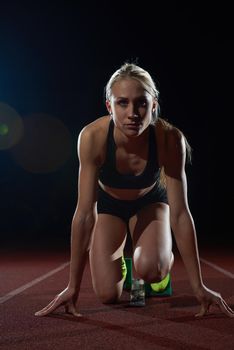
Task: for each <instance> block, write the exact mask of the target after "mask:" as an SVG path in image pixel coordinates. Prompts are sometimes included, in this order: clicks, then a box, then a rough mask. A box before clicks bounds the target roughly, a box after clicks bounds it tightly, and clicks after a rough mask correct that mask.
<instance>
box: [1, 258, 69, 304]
mask: <svg viewBox="0 0 234 350" xmlns="http://www.w3.org/2000/svg"><path fill="white" fill-rule="evenodd" d="M69 264H70V261H68V262H66V263H64V264H62V265H60V266H59V267H57V268H56V269H54V270H51V271H49V272H47V273H46V274H45V275H42V276H40V277H38V278H35V279H34V280H32V281H31V282H28V283H26V284H24V285H23V286H21V287H19V288H17V289H14V290H12V291H11V292H9V293H7V294H5V295H4V296H3V297H0V304H3V303H5V301H7V300H9V299H11V298H13V297H14V296H16V295H18V294H20V293H21V292H23V291H24V290H25V289H28V288H30V287H32V286H34V285H35V284H37V283H39V282H41V281H43V280H44V279H46V278H48V277H50V276H52V275H54V274H55V273H57V272H59V271H61V270H63V269H64V268H65V267H66V266H68V265H69Z"/></svg>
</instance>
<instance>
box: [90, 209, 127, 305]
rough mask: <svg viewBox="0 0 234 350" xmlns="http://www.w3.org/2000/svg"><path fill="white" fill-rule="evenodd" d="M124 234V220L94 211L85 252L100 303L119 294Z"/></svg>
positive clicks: (114, 299)
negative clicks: (94, 219) (88, 245)
mask: <svg viewBox="0 0 234 350" xmlns="http://www.w3.org/2000/svg"><path fill="white" fill-rule="evenodd" d="M126 235H127V228H126V223H125V222H124V221H123V220H122V219H121V218H119V217H117V216H114V215H109V214H98V217H97V222H96V225H95V228H94V232H93V236H92V242H91V247H90V253H89V254H90V270H91V276H92V283H93V288H94V291H95V293H96V294H97V296H98V297H99V298H100V300H101V301H102V302H103V303H114V302H116V301H118V300H119V298H120V296H121V294H122V290H123V283H124V279H123V276H122V269H121V259H122V256H123V250H124V246H125V241H126Z"/></svg>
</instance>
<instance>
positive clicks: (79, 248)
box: [69, 218, 94, 292]
mask: <svg viewBox="0 0 234 350" xmlns="http://www.w3.org/2000/svg"><path fill="white" fill-rule="evenodd" d="M93 227H94V220H93V219H92V218H91V219H88V220H87V219H84V220H83V219H82V220H80V219H73V221H72V227H71V258H70V277H69V287H70V288H73V289H75V290H76V292H79V289H80V284H81V280H82V276H83V272H84V268H85V264H86V260H87V256H88V248H89V244H90V239H91V234H92V230H93Z"/></svg>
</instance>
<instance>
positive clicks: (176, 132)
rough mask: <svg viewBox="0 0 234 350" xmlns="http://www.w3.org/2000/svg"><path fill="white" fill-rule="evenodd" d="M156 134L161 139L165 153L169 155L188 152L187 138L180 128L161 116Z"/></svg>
mask: <svg viewBox="0 0 234 350" xmlns="http://www.w3.org/2000/svg"><path fill="white" fill-rule="evenodd" d="M156 134H157V137H158V138H159V140H160V148H161V151H162V152H163V154H165V155H168V153H170V154H175V153H180V154H183V153H185V152H186V145H185V138H184V135H183V133H182V131H181V130H180V129H178V128H177V127H175V126H174V125H172V124H170V123H168V122H167V121H166V120H164V119H161V118H159V120H158V122H157V124H156Z"/></svg>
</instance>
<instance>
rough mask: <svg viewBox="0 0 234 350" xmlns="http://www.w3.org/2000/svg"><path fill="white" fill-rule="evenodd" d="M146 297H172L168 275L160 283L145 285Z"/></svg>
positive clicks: (169, 276)
mask: <svg viewBox="0 0 234 350" xmlns="http://www.w3.org/2000/svg"><path fill="white" fill-rule="evenodd" d="M145 294H146V296H148V297H149V296H170V295H172V287H171V275H170V273H168V274H167V276H166V277H165V278H164V279H163V280H162V281H160V282H155V283H146V284H145Z"/></svg>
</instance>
